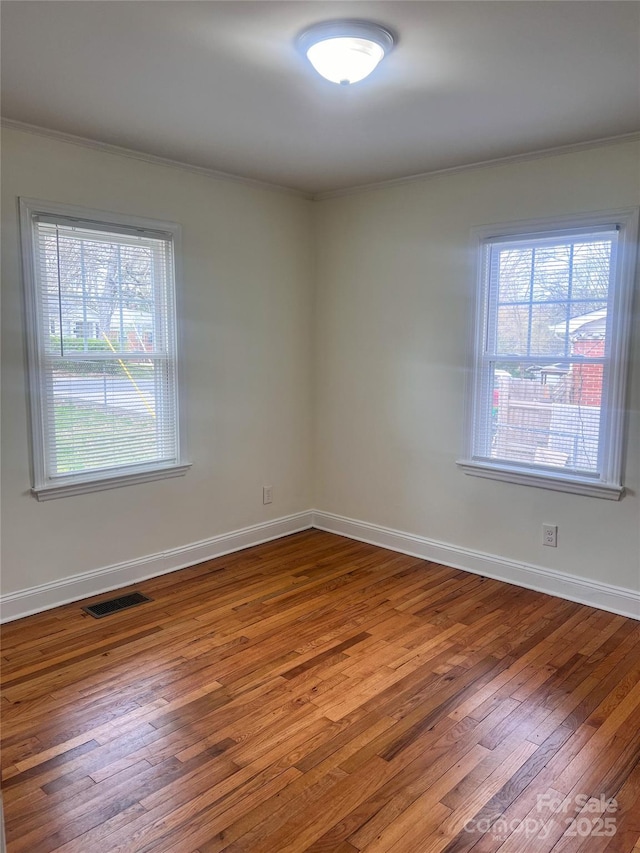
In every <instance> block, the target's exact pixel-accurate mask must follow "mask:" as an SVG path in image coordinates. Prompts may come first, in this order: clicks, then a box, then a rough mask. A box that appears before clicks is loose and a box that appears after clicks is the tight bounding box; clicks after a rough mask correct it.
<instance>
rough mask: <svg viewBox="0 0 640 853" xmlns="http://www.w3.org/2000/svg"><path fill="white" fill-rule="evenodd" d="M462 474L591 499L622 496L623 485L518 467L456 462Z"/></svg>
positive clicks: (612, 498) (616, 499)
mask: <svg viewBox="0 0 640 853" xmlns="http://www.w3.org/2000/svg"><path fill="white" fill-rule="evenodd" d="M456 464H457V465H458V466H459V467H460V468H461V469H462V470H463V471H464V473H465V474H469V475H470V476H472V477H486V478H488V479H489V480H502V481H503V482H505V483H516V484H518V485H520V486H533V487H534V488H538V489H552V490H553V491H556V492H569V493H570V494H573V495H586V496H587V497H591V498H604V499H605V500H610V501H619V500H620V498H621V497H622V496H623V494H624V486H613V485H609V484H605V483H600V482H597V481H593V480H587V479H582V478H580V477H571V476H566V475H565V476H564V477H559V476H557V475H556V474H553V473H547V472H546V471H535V472H533V471H523V470H522V469H519V468H508V467H506V466H500V467H498V466H497V465H489V464H487V463H484V462H476V461H473V460H466V459H464V460H459V461H458V462H457V463H456Z"/></svg>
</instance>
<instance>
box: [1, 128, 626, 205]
mask: <svg viewBox="0 0 640 853" xmlns="http://www.w3.org/2000/svg"><path fill="white" fill-rule="evenodd" d="M0 125H1V126H2V127H4V128H7V129H9V130H19V131H22V132H23V133H33V134H35V135H36V136H44V137H48V138H49V139H55V140H58V141H59V142H68V143H70V144H71V145H80V146H82V147H84V148H93V149H94V150H97V151H103V152H105V153H107V154H115V155H118V156H120V157H128V158H130V159H132V160H140V161H142V162H143V163H151V164H155V165H156V166H169V167H171V168H174V169H181V170H183V171H185V172H193V173H195V174H196V175H202V176H204V177H207V178H213V179H214V180H219V181H232V182H234V183H237V184H245V185H246V186H250V187H255V188H258V189H263V190H271V191H272V192H279V193H284V194H285V195H290V196H294V197H295V198H303V199H307V200H310V201H324V200H325V199H331V198H340V197H341V196H348V195H357V194H359V193H366V192H371V191H373V190H379V189H388V188H390V187H397V186H401V185H402V184H412V183H419V182H421V181H426V180H429V179H430V178H438V177H441V176H443V175H456V174H458V173H461V172H468V171H472V170H474V169H484V168H487V167H490V166H503V165H509V164H511V163H525V162H527V161H529V160H539V159H542V158H543V157H554V156H557V155H559V154H572V153H574V152H578V151H588V150H590V149H591V148H601V147H603V146H607V145H619V144H621V143H624V142H640V131H637V132H633V133H623V134H619V135H618V136H606V137H602V138H601V139H591V140H588V141H586V142H574V143H571V144H569V145H558V146H555V147H553V148H540V149H538V150H535V151H528V152H525V153H522V154H510V155H507V156H505V157H495V158H493V159H491V160H478V161H477V162H475V163H464V164H462V165H460V166H450V167H447V168H445V169H433V170H430V171H427V172H418V173H417V174H415V175H405V176H403V177H400V178H390V179H389V180H385V181H372V182H371V183H368V184H356V185H355V186H352V187H343V188H341V189H336V190H326V191H323V192H318V193H314V192H305V191H304V190H298V189H295V188H294V187H287V186H283V185H282V184H272V183H269V181H260V180H258V179H257V178H248V177H245V176H244V175H234V174H232V173H231V172H222V171H219V170H217V169H209V168H207V167H206V166H195V165H193V164H191V163H185V162H183V161H181V160H172V159H171V158H169V157H160V156H159V155H157V154H148V153H146V152H144V151H136V150H135V149H133V148H125V147H124V146H121V145H112V144H111V143H109V142H99V141H98V140H96V139H89V138H87V137H85V136H76V135H75V134H73V133H65V132H64V131H62V130H52V129H51V128H47V127H40V126H39V125H35V124H27V123H26V122H22V121H17V120H16V119H10V118H4V117H2V118H1V119H0Z"/></svg>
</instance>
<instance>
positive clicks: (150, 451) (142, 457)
mask: <svg viewBox="0 0 640 853" xmlns="http://www.w3.org/2000/svg"><path fill="white" fill-rule="evenodd" d="M55 427H56V446H57V466H56V469H57V473H58V474H67V473H71V472H73V471H81V470H83V469H92V468H107V467H111V466H114V465H122V464H135V463H136V462H146V461H148V460H150V459H154V458H156V457H157V455H158V453H157V448H156V423H155V420H154V419H153V418H152V417H151V416H150V415H147V416H144V415H140V416H136V415H131V414H127V413H122V412H121V411H119V410H117V409H111V410H103V409H100V408H97V407H92V406H74V405H72V404H68V403H65V404H60V405H57V406H56V407H55ZM114 438H119V439H120V440H121V441H122V443H123V446H122V447H121V448H119V449H118V448H116V449H114V448H113V446H112V442H113V440H114ZM102 441H104V444H103V446H102V447H101V446H100V445H101V442H102Z"/></svg>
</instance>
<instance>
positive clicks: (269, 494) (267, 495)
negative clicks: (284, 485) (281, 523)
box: [262, 486, 273, 504]
mask: <svg viewBox="0 0 640 853" xmlns="http://www.w3.org/2000/svg"><path fill="white" fill-rule="evenodd" d="M262 503H263V504H270V503H273V486H263V487H262Z"/></svg>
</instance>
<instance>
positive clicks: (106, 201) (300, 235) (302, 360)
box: [2, 130, 640, 593]
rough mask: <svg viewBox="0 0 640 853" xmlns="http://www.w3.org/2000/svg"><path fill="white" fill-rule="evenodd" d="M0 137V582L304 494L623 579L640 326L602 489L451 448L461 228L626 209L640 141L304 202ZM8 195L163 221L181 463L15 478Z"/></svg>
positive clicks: (60, 570) (391, 521)
mask: <svg viewBox="0 0 640 853" xmlns="http://www.w3.org/2000/svg"><path fill="white" fill-rule="evenodd" d="M2 153H3V197H2V198H3V205H2V225H3V312H2V332H3V335H2V349H3V362H2V369H3V377H2V378H3V384H2V415H3V429H2V454H3V455H2V462H3V471H2V515H3V531H2V532H3V592H5V593H7V592H13V591H17V590H20V589H26V588H28V587H32V586H36V585H39V584H43V583H46V582H49V581H54V580H58V579H60V578H62V577H67V576H69V575H73V574H77V573H80V572H85V571H88V570H90V569H94V568H101V567H104V566H108V565H111V564H114V563H119V562H122V561H127V560H132V559H135V558H137V557H142V556H146V555H149V554H154V553H157V552H159V551H161V550H165V549H170V548H177V547H180V546H183V545H185V544H188V543H190V542H195V541H198V540H201V539H207V538H209V537H212V536H215V535H216V534H219V533H226V532H229V531H232V530H235V529H237V528H240V527H244V526H246V525H250V524H253V523H257V522H260V521H267V520H270V519H273V518H279V517H281V516H284V515H287V514H289V513H294V512H298V511H301V510H306V509H309V508H310V507H311V506H316V507H317V508H318V509H321V510H325V511H329V512H334V513H338V514H341V515H345V516H348V517H351V518H355V519H361V520H364V521H368V522H371V523H375V524H381V525H385V526H388V527H393V528H396V529H399V530H403V531H407V532H409V533H414V534H418V535H421V536H425V537H428V538H430V539H435V540H438V541H441V542H446V543H449V544H452V545H455V546H457V547H460V548H470V549H477V550H479V551H483V552H486V553H489V554H496V555H499V556H502V557H506V558H512V559H516V560H522V561H525V562H530V563H534V564H537V565H540V566H546V567H548V568H551V569H554V568H555V569H559V570H561V571H565V572H570V573H573V574H576V575H579V576H582V577H585V578H589V579H598V580H601V581H603V582H605V583H612V584H616V585H620V586H623V587H627V588H635V589H638V588H640V413H639V409H640V387H639V386H640V365H639V355H640V353H639V348H638V345H639V343H640V335H639V334H638V333H637V332H638V324H637V322H636V336H635V342H636V343H635V350H634V364H633V369H632V371H631V382H630V385H632V387H633V391H632V395H631V398H630V417H629V435H628V442H627V444H628V451H627V460H626V466H625V483H626V485H627V487H628V492H629V493H628V495H627V496H626V497H625V498H624V499H623V500H622V501H621V502H620V503H616V502H612V501H605V500H600V499H595V498H587V497H581V496H574V495H567V494H562V493H559V492H552V491H546V490H542V489H533V488H529V487H524V486H515V485H510V484H506V483H500V482H494V481H490V480H483V479H476V478H471V477H468V476H466V475H464V474H463V473H462V472H461V471H459V470H458V468H457V467H456V465H455V460H456V458H458V457H459V456H460V453H461V448H462V414H463V406H464V386H465V379H466V376H465V366H466V359H467V353H468V342H469V334H468V320H469V312H470V306H471V299H472V291H473V286H474V278H473V258H472V257H471V256H470V253H469V247H470V230H471V228H473V227H474V226H479V225H485V224H489V223H492V222H510V221H514V220H518V219H529V218H535V217H543V216H552V215H554V214H569V213H572V212H578V211H579V212H583V211H593V210H602V209H606V208H618V207H629V206H635V205H638V204H639V203H640V170H639V168H638V163H639V157H640V150H639V146H638V145H637V144H623V145H617V146H606V147H602V148H595V149H592V150H589V151H583V152H581V153H573V154H566V155H562V156H554V157H544V158H541V159H538V160H532V161H529V162H521V163H513V164H510V165H509V164H504V165H500V166H492V167H486V168H483V169H477V170H470V171H466V172H461V173H458V174H451V175H443V176H439V177H432V178H430V179H427V180H423V181H420V182H412V183H406V184H403V185H400V186H396V187H388V188H386V189H385V188H380V189H378V190H375V191H370V192H362V193H358V194H354V195H350V196H344V197H341V198H335V199H331V200H325V201H322V202H316V203H311V202H307V201H305V200H302V199H299V198H295V197H293V196H290V195H286V194H283V193H278V192H275V191H270V190H262V189H259V188H256V187H252V186H248V185H244V184H241V183H233V182H230V181H224V180H215V179H213V178H209V177H203V176H200V175H197V174H195V173H190V172H188V171H185V170H181V169H176V168H172V167H168V166H161V165H157V164H150V163H144V162H142V161H137V160H133V159H129V158H126V157H121V156H117V155H114V154H108V153H104V152H101V151H97V150H92V149H87V148H84V147H81V146H76V145H72V144H69V143H66V142H61V141H54V140H52V139H48V138H45V137H41V136H37V135H33V134H30V133H24V132H20V131H16V130H7V131H5V132H4V133H3V152H2ZM18 196H27V197H34V198H40V199H45V200H49V201H56V202H63V203H70V204H80V205H85V206H88V207H93V208H98V209H104V210H111V211H116V212H121V213H127V214H137V215H140V216H148V217H156V218H159V219H167V220H173V221H177V222H180V223H181V224H182V226H183V267H184V313H185V316H184V318H183V325H184V330H185V333H186V335H185V337H186V339H187V347H186V351H185V354H184V356H185V357H184V364H185V378H186V396H187V400H188V423H189V446H190V457H191V460H192V461H193V468H192V470H191V471H190V472H189V473H188V474H187V476H186V477H184V478H180V479H173V480H163V481H159V482H155V483H147V484H142V485H137V486H130V487H126V488H122V489H114V490H111V491H103V492H96V493H93V494H89V495H83V496H79V497H71V498H63V499H59V500H52V501H48V502H44V503H38V502H37V501H36V500H34V499H33V498H32V497H31V496H30V495H29V491H28V489H29V467H28V463H29V455H28V442H27V420H26V389H25V372H24V357H23V336H22V307H21V291H20V288H21V282H20V273H19V256H18V232H17V215H16V197H18ZM312 241H313V244H312ZM314 270H315V271H314ZM636 306H638V300H636ZM312 460H313V464H312ZM263 484H273V486H274V503H273V504H272V505H271V506H268V507H263V505H262V485H263ZM543 522H550V523H555V524H558V526H559V547H558V548H557V550H552V549H549V548H543V547H542V546H541V545H540V538H541V530H540V528H541V525H542V523H543Z"/></svg>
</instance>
